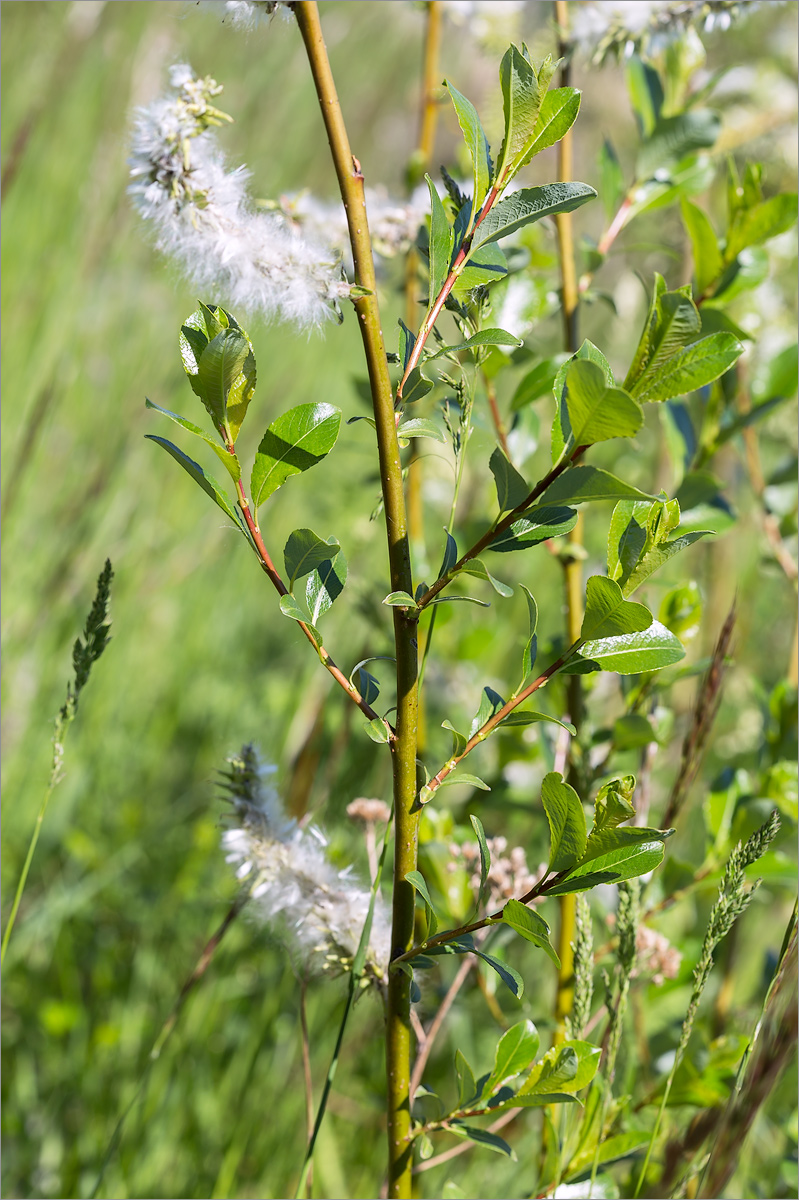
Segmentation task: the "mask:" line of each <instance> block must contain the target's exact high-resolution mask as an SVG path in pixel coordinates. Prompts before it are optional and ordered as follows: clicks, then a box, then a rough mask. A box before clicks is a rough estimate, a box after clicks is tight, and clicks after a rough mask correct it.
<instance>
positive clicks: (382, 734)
mask: <svg viewBox="0 0 799 1200" xmlns="http://www.w3.org/2000/svg"><path fill="white" fill-rule="evenodd" d="M363 728H364V732H365V733H366V734H367V735H368V736H369V737H370V738H371V739H372V741H373V742H378V743H385V742H388V738H389V733H388V729H387V728H386V723H385V721H381V720H380V718H379V717H375V718H374V720H372V721H364V723H363Z"/></svg>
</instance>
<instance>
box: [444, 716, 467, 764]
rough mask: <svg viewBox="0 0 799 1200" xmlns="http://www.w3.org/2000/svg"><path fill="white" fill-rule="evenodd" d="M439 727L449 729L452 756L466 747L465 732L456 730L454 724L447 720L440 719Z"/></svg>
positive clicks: (460, 752)
mask: <svg viewBox="0 0 799 1200" xmlns="http://www.w3.org/2000/svg"><path fill="white" fill-rule="evenodd" d="M441 728H442V729H448V730H449V731H450V733H451V734H452V756H453V758H454V757H456V756H457V755H459V754H463V752H464V750H465V749H466V742H467V741H468V738H467V737H466V734H464V733H459V732H458V730H457V729H456V728H455V726H454V725H452V724H451V723H450V722H449V721H442V722H441Z"/></svg>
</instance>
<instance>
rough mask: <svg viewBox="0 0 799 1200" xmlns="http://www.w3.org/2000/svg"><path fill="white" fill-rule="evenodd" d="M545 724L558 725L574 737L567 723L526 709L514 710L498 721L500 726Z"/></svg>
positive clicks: (572, 728)
mask: <svg viewBox="0 0 799 1200" xmlns="http://www.w3.org/2000/svg"><path fill="white" fill-rule="evenodd" d="M542 721H543V722H545V723H546V724H548V725H559V726H560V728H561V729H565V730H566V731H567V733H570V734H571V736H572V737H574V736H575V735H576V733H577V730H576V729H575V727H574V726H573V725H571V724H570V723H569V722H568V721H561V720H560V718H559V717H551V716H550V715H549V713H542V712H532V711H531V710H530V709H527V708H514V709H513V710H512V711H511V712H509V713H508V715H507V717H505V718H503V720H502V721H500V725H502V726H503V728H504V727H505V726H508V725H537V724H539V723H540V722H542Z"/></svg>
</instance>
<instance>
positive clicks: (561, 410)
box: [552, 338, 616, 463]
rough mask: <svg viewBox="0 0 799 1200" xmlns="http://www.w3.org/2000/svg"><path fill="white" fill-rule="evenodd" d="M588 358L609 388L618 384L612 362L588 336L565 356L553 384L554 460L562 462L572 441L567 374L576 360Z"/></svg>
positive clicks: (554, 461)
mask: <svg viewBox="0 0 799 1200" xmlns="http://www.w3.org/2000/svg"><path fill="white" fill-rule="evenodd" d="M583 360H587V361H588V362H592V363H594V364H595V365H596V366H598V367H600V368H601V370H602V374H603V375H604V377H605V385H606V386H607V387H609V388H613V387H615V386H616V381H615V379H614V378H613V372H612V370H611V369H610V363H609V362H608V360H607V359H606V358H605V356H604V354H603V353H602V351H601V350H599V349H598V348H597V347H596V346H595V345H594V343H593V342H589V341H588V339H587V338H586V339H585V341H584V342H583V344H582V345H581V346H580V349H579V350H578V351H577V353H576V354H573V355H572V356H571V358H564V360H563V362H562V363H561V365H560V367H559V368H558V372H557V374H556V375H555V382H554V383H553V385H552V391H553V392H554V395H555V405H556V411H555V419H554V420H553V422H552V462H553V463H557V462H560V460H561V458H562V457H563V452H564V450H565V449H566V444H567V442H568V443H571V442H572V431H571V423H570V421H569V410H568V407H567V405H566V395H565V393H566V376H567V375H568V373H569V369H570V367H571V366H572V364H573V363H575V362H580V361H583Z"/></svg>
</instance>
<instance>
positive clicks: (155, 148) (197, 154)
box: [129, 64, 350, 330]
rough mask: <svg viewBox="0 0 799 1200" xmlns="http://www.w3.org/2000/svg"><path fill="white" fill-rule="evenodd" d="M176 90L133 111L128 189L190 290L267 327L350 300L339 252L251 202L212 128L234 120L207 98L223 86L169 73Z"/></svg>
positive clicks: (311, 320) (318, 317) (312, 318)
mask: <svg viewBox="0 0 799 1200" xmlns="http://www.w3.org/2000/svg"><path fill="white" fill-rule="evenodd" d="M170 82H171V85H172V93H171V95H169V96H167V97H162V98H160V99H158V100H156V101H154V102H153V103H152V104H150V105H148V106H147V107H146V108H142V109H140V110H139V112H138V114H137V119H136V123H135V127H134V132H133V139H132V146H131V150H132V154H131V158H130V175H131V179H132V180H133V182H132V183H131V185H130V188H129V192H130V195H131V197H132V198H133V202H134V204H135V205H136V207H137V209H138V210H139V212H140V213H141V215H142V217H144V219H145V220H146V221H148V222H149V223H150V226H151V228H152V230H153V234H154V240H155V244H156V247H157V248H158V249H159V250H161V251H163V252H164V253H165V254H167V255H169V256H170V257H172V258H174V259H175V261H176V262H177V263H178V265H179V266H180V268H181V270H182V272H183V273H184V275H185V276H186V278H187V279H188V280H189V282H190V283H191V285H192V287H193V288H194V290H195V291H196V292H199V293H201V294H209V295H210V294H213V295H214V296H216V297H218V298H219V299H220V300H222V301H223V302H225V303H226V304H227V305H228V306H229V307H231V308H235V309H238V310H240V311H246V312H247V313H249V314H253V315H258V316H261V317H262V318H264V319H266V320H267V321H274V320H283V321H290V322H292V323H293V324H294V325H296V326H298V327H300V328H302V329H308V330H310V329H314V328H317V327H319V326H320V325H322V324H323V323H324V322H325V321H326V320H327V319H329V318H330V317H331V316H335V315H337V314H338V305H339V302H340V301H341V300H343V299H346V298H347V297H348V296H349V295H350V285H349V283H347V281H346V279H345V278H343V273H342V269H341V262H340V254H339V253H337V252H336V251H335V250H332V249H331V248H330V247H329V246H326V245H324V244H323V243H322V242H320V241H314V240H311V239H308V238H306V237H303V236H302V235H301V234H299V233H298V232H297V231H296V230H292V229H290V228H287V227H286V223H285V221H284V219H283V218H282V217H280V216H278V215H275V214H272V213H267V212H258V211H256V210H255V209H254V207H253V206H252V205H251V202H250V198H249V196H248V194H247V189H246V183H247V179H248V172H247V171H246V169H245V168H243V167H239V168H237V169H235V170H229V169H227V167H226V164H225V160H224V156H223V154H222V151H221V150H220V148H219V146H218V145H217V142H216V139H215V136H214V133H213V132H212V130H213V127H214V126H219V125H221V124H224V123H225V122H226V121H230V119H231V118H230V117H228V116H227V115H226V114H225V113H223V112H220V110H219V109H218V108H216V107H215V105H214V104H213V100H214V98H215V97H216V96H218V95H219V93H220V92H221V91H222V88H221V87H220V85H219V84H217V83H216V81H215V80H213V79H211V78H210V77H206V78H205V79H197V78H195V76H194V74H193V73H192V71H191V68H190V67H188V66H186V65H185V64H178V65H176V66H174V67H172V69H171V72H170Z"/></svg>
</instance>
